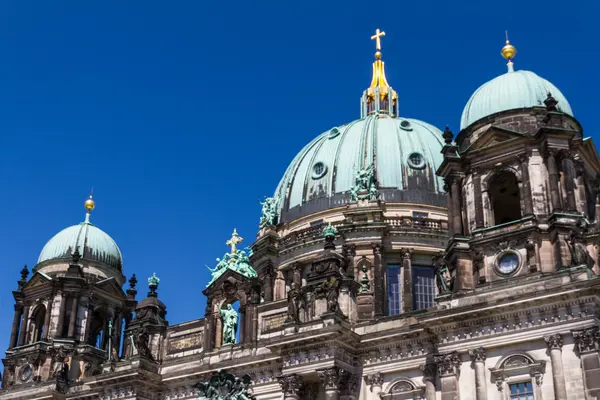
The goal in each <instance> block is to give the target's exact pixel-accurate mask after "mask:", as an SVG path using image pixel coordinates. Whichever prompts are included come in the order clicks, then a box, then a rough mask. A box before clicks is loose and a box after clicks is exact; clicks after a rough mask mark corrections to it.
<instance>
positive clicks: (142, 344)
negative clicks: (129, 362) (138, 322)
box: [134, 326, 154, 360]
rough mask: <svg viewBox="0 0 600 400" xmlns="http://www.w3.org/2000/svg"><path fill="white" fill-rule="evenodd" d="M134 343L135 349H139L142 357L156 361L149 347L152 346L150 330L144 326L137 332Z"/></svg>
mask: <svg viewBox="0 0 600 400" xmlns="http://www.w3.org/2000/svg"><path fill="white" fill-rule="evenodd" d="M134 341H135V348H136V349H137V351H138V354H139V355H140V357H145V358H147V359H149V360H154V357H152V352H151V351H150V348H149V347H148V346H149V344H150V334H149V333H148V329H146V327H144V326H142V327H140V328H138V329H137V330H136V331H135V334H134Z"/></svg>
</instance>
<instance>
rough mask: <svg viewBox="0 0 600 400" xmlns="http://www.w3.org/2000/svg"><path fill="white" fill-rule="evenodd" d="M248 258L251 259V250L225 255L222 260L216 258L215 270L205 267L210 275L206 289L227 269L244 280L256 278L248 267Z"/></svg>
mask: <svg viewBox="0 0 600 400" xmlns="http://www.w3.org/2000/svg"><path fill="white" fill-rule="evenodd" d="M250 257H252V250H251V249H246V250H237V251H235V252H232V253H225V255H224V256H223V258H217V266H216V267H215V268H210V267H208V266H207V267H206V268H208V270H209V271H210V273H211V274H212V278H211V280H210V282H209V283H208V284H207V285H206V287H209V286H210V285H212V284H213V282H215V281H216V280H217V279H219V277H220V276H221V275H223V274H224V273H225V271H227V270H228V269H230V270H232V271H235V272H237V273H239V274H241V275H243V276H245V277H246V278H250V279H252V278H257V277H258V274H257V273H256V271H255V270H254V268H252V266H251V265H250Z"/></svg>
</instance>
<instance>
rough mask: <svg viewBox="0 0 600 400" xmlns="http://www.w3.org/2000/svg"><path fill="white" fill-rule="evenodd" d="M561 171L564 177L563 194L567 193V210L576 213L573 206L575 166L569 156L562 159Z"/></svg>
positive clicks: (566, 155)
mask: <svg viewBox="0 0 600 400" xmlns="http://www.w3.org/2000/svg"><path fill="white" fill-rule="evenodd" d="M562 169H563V173H564V177H565V192H566V193H567V210H569V211H577V205H576V204H575V166H574V165H573V159H572V158H571V156H570V155H569V154H565V155H564V157H563V159H562Z"/></svg>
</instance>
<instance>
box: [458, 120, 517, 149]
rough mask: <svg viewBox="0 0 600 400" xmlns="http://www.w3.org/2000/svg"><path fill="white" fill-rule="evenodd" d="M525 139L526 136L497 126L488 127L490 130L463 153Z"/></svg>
mask: <svg viewBox="0 0 600 400" xmlns="http://www.w3.org/2000/svg"><path fill="white" fill-rule="evenodd" d="M525 137H526V136H525V135H524V134H522V133H519V132H516V131H511V130H509V129H504V128H500V127H497V126H492V127H490V129H488V131H487V132H485V133H483V134H481V135H480V136H479V137H478V138H477V140H475V142H473V143H472V144H471V145H470V146H469V147H468V148H467V149H465V153H468V152H471V151H477V150H483V149H487V148H490V147H494V146H497V145H500V144H502V143H504V142H508V141H514V140H518V139H523V138H525Z"/></svg>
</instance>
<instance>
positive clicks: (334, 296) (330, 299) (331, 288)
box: [315, 277, 340, 313]
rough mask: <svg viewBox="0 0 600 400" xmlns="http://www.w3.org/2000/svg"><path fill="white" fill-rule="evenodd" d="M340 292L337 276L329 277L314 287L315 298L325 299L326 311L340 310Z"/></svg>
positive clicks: (334, 311) (335, 311)
mask: <svg viewBox="0 0 600 400" xmlns="http://www.w3.org/2000/svg"><path fill="white" fill-rule="evenodd" d="M339 293H340V282H339V280H338V279H337V278H334V277H332V278H329V279H328V280H326V281H324V282H323V283H322V284H321V285H319V286H318V287H317V288H316V289H315V295H316V296H317V298H323V297H324V298H326V299H327V312H330V313H337V312H340V307H339V304H338V297H339Z"/></svg>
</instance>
